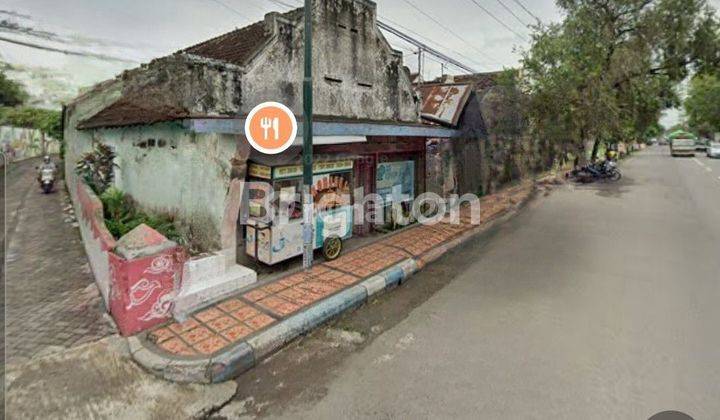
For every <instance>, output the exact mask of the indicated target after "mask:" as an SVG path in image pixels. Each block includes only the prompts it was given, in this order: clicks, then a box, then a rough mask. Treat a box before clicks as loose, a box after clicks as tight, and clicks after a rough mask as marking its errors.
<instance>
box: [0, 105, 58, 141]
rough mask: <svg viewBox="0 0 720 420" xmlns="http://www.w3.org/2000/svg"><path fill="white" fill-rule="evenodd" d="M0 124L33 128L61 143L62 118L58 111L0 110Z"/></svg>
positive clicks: (20, 108)
mask: <svg viewBox="0 0 720 420" xmlns="http://www.w3.org/2000/svg"><path fill="white" fill-rule="evenodd" d="M0 124H2V125H11V126H14V127H23V128H34V129H37V130H40V131H42V132H44V133H45V134H47V135H48V136H50V137H52V138H54V139H56V140H59V141H62V139H63V133H62V116H61V113H60V111H55V110H50V109H41V108H31V107H15V108H12V107H3V108H0Z"/></svg>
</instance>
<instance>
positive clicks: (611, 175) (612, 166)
mask: <svg viewBox="0 0 720 420" xmlns="http://www.w3.org/2000/svg"><path fill="white" fill-rule="evenodd" d="M568 177H572V178H574V179H576V180H578V181H580V182H593V181H597V180H610V181H619V180H620V178H622V174H621V173H620V170H618V168H617V162H616V161H614V160H605V161H602V162H596V163H591V164H589V165H587V166H583V167H580V168H577V169H573V170H572V171H570V172H569V173H568Z"/></svg>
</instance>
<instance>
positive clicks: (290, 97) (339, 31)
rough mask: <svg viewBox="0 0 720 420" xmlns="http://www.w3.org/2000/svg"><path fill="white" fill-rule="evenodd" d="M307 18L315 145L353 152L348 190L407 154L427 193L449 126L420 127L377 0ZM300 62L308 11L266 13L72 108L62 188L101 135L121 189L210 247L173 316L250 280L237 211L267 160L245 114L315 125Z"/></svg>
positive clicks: (370, 187)
mask: <svg viewBox="0 0 720 420" xmlns="http://www.w3.org/2000/svg"><path fill="white" fill-rule="evenodd" d="M313 24H314V26H315V27H314V31H313V71H314V73H313V83H314V114H315V117H314V119H313V121H312V124H313V126H314V134H315V138H314V139H313V142H314V144H315V147H314V153H315V155H317V156H319V157H320V158H319V159H320V161H322V160H323V159H324V160H326V161H329V160H333V159H335V158H334V156H337V159H340V158H342V159H343V160H349V162H350V163H349V167H350V168H351V176H350V178H349V179H350V182H351V183H352V186H353V187H354V188H357V187H359V188H364V189H365V190H366V191H367V192H374V191H375V189H376V184H377V169H378V167H379V165H382V164H386V163H388V162H397V161H401V162H406V163H407V164H408V168H409V171H411V172H412V184H413V186H414V188H412V191H413V192H414V193H419V192H422V191H424V190H425V141H426V139H427V138H429V137H433V138H446V137H450V136H452V135H455V134H456V131H455V130H453V129H448V128H445V127H440V126H428V125H424V124H422V123H421V119H420V115H419V110H418V107H419V101H418V98H417V95H416V93H415V91H414V89H413V86H412V84H411V82H410V79H409V75H408V73H407V72H406V71H405V69H404V67H403V64H402V55H401V53H400V52H398V51H395V50H393V49H392V48H391V47H390V45H389V44H388V42H387V41H386V39H385V38H384V36H383V35H382V34H381V32H380V31H379V29H378V28H377V25H376V5H375V3H373V2H371V1H368V0H322V1H320V0H318V1H317V2H316V3H315V7H314V8H313ZM303 59H304V54H303V12H302V9H297V10H293V11H290V12H287V13H269V14H267V15H266V16H265V19H264V20H263V21H260V22H257V23H255V24H252V25H250V26H247V27H244V28H241V29H237V30H235V31H232V32H229V33H227V34H224V35H221V36H218V37H217V38H213V39H211V40H208V41H206V42H202V43H200V44H197V45H194V46H191V47H189V48H186V49H183V50H181V51H178V52H177V53H174V54H172V55H170V56H167V57H163V58H159V59H156V60H153V61H152V62H150V63H148V64H145V65H143V66H141V67H139V68H136V69H133V70H129V71H126V72H124V73H123V74H121V75H120V76H118V77H116V78H115V79H112V80H109V81H106V82H103V83H101V84H99V85H97V86H95V87H94V88H93V89H91V90H89V91H88V92H86V93H84V94H83V95H81V96H79V97H78V98H76V99H75V100H74V101H73V102H72V103H70V104H68V106H67V109H66V113H65V138H66V139H67V154H66V159H65V162H66V173H67V177H68V183H69V185H70V186H72V185H75V184H77V183H78V182H79V180H78V179H77V177H76V176H75V175H74V174H73V167H74V165H75V163H76V162H77V161H78V159H80V157H81V156H82V154H83V153H85V152H87V151H89V150H90V149H91V148H92V145H93V144H94V143H97V142H100V143H103V144H107V145H109V146H111V147H112V148H113V149H114V150H115V152H116V154H117V162H116V163H117V174H116V180H115V183H116V186H117V187H118V188H119V189H121V190H123V191H124V192H126V193H127V194H129V195H130V196H132V197H133V199H134V200H136V202H137V203H138V204H139V205H140V206H141V207H142V208H143V209H146V210H148V211H157V212H168V213H172V214H174V215H176V217H177V220H179V221H180V222H181V223H183V224H185V225H186V226H189V231H190V232H192V236H193V237H192V240H193V241H195V242H196V243H198V244H201V245H202V248H203V249H204V250H206V251H207V252H206V253H205V254H203V255H201V256H197V257H194V258H192V259H190V260H189V261H187V262H186V263H185V264H184V267H183V271H182V279H181V282H178V285H176V288H177V289H178V290H175V292H174V293H175V294H174V295H173V296H174V302H173V303H174V306H173V307H174V309H173V310H174V313H175V315H176V316H179V317H182V316H183V315H184V314H187V312H188V311H190V310H193V309H197V308H198V307H201V306H203V305H206V304H209V303H211V302H213V301H215V300H217V299H219V298H222V297H224V296H226V295H227V294H229V293H232V292H235V291H237V290H238V289H240V288H242V287H245V286H247V285H249V284H251V283H252V282H254V281H255V273H254V272H253V271H252V270H250V269H248V268H247V267H243V266H241V265H240V264H238V261H239V259H240V258H239V256H240V255H241V254H242V253H243V249H242V246H243V244H242V239H243V238H244V236H243V233H242V229H243V226H241V225H239V224H238V215H239V208H240V199H241V197H242V193H243V191H242V185H243V181H245V180H246V179H248V178H252V176H251V174H249V170H248V168H249V167H253V165H264V164H268V162H267V160H268V158H267V156H262V155H261V154H259V153H258V152H255V151H252V150H251V148H250V146H249V144H248V142H247V140H246V139H245V137H244V134H243V126H244V121H245V117H246V116H247V114H248V112H249V111H250V110H251V109H252V108H253V107H254V106H256V105H257V104H259V103H262V102H265V101H276V102H281V103H283V104H285V105H286V106H288V107H289V108H290V109H291V110H292V111H293V112H294V113H295V115H296V116H297V117H298V121H299V124H300V125H301V126H302V124H305V123H310V122H308V121H304V120H303V118H302V73H303ZM298 132H300V133H301V132H302V128H301V127H300V129H299V130H298ZM297 144H298V145H299V144H301V139H297ZM298 153H299V148H298V147H292V148H290V149H289V150H288V151H286V152H284V153H283V155H281V156H279V157H278V158H279V159H281V160H283V162H285V163H287V164H289V163H291V162H294V161H296V160H297V155H298ZM255 175H257V173H255ZM71 191H74V190H73V188H72V187H71ZM74 199H75V201H76V204H77V197H74ZM367 229H369V227H367V226H361V227H360V228H359V229H358V231H359V232H360V233H362V232H363V231H364V230H365V231H366V230H367ZM89 235H90V234H88V232H84V237H86V242H88V240H89V239H92V238H89V239H88V237H89ZM90 236H91V235H90ZM88 253H89V254H91V262H92V265H93V271H94V272H95V275H96V278H97V279H98V282H99V283H101V290H103V295H104V296H105V298H106V300H107V298H108V297H107V296H108V295H109V293H110V292H109V291H110V290H111V289H112V288H113V284H112V279H111V277H110V273H109V271H108V267H107V266H106V264H104V263H102V262H98V261H95V260H96V259H97V258H96V257H93V255H95V256H97V252H94V251H92V252H91V251H88Z"/></svg>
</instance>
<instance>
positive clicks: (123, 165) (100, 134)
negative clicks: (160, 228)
mask: <svg viewBox="0 0 720 420" xmlns="http://www.w3.org/2000/svg"><path fill="white" fill-rule="evenodd" d="M72 131H74V132H73V133H72V135H73V139H74V140H73V141H72V142H69V147H68V150H67V156H66V166H67V171H69V172H72V169H73V167H74V165H75V162H77V161H78V160H79V159H80V157H81V156H82V154H83V153H85V152H87V151H89V150H90V149H91V147H92V142H93V141H97V142H102V143H104V144H107V145H110V146H112V147H113V149H114V150H115V152H116V154H117V160H116V163H117V165H118V167H117V169H116V183H115V184H116V186H117V187H118V188H119V189H121V190H122V191H124V192H126V193H127V194H130V195H131V196H132V197H133V198H134V199H135V200H137V202H138V203H139V205H140V206H141V207H142V208H144V209H146V210H150V211H153V212H163V213H170V214H173V215H176V216H177V217H178V219H179V221H180V222H181V223H182V224H183V225H186V226H192V230H191V232H190V233H191V234H192V239H193V241H194V242H196V243H197V244H199V245H202V248H203V249H220V231H221V226H222V221H223V217H224V215H225V214H224V213H225V201H226V195H227V192H228V188H229V186H230V180H231V169H232V167H231V161H232V159H233V157H234V156H235V153H236V148H237V142H238V141H239V139H238V137H237V136H231V135H221V134H195V133H191V132H188V131H187V130H185V129H184V128H182V126H181V125H179V124H177V123H160V124H153V125H151V126H136V127H125V128H114V129H100V130H90V131H75V130H72Z"/></svg>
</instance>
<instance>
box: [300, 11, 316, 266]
mask: <svg viewBox="0 0 720 420" xmlns="http://www.w3.org/2000/svg"><path fill="white" fill-rule="evenodd" d="M304 12H305V58H304V60H305V74H304V78H303V188H302V195H303V199H302V200H303V268H304V269H305V270H309V269H310V268H311V267H312V259H313V249H314V247H313V243H312V242H313V223H312V222H313V220H312V219H313V199H312V196H311V195H310V187H311V186H312V183H313V149H312V143H313V133H312V126H313V124H312V121H313V89H312V88H313V83H312V0H305V10H304Z"/></svg>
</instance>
